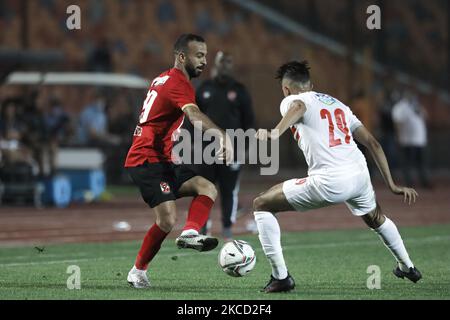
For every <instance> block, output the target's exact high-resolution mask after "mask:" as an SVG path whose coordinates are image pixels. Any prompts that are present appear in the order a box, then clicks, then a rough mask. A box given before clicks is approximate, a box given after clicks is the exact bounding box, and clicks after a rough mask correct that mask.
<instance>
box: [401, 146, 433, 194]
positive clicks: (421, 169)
mask: <svg viewBox="0 0 450 320" xmlns="http://www.w3.org/2000/svg"><path fill="white" fill-rule="evenodd" d="M401 149H402V158H403V166H402V171H403V177H404V179H405V184H406V185H407V186H408V187H412V186H414V180H413V178H412V174H411V172H412V170H413V169H415V170H417V173H418V176H419V180H420V184H421V185H422V187H425V188H428V187H430V181H429V178H428V174H427V168H426V153H425V147H409V146H408V147H406V146H403V147H401Z"/></svg>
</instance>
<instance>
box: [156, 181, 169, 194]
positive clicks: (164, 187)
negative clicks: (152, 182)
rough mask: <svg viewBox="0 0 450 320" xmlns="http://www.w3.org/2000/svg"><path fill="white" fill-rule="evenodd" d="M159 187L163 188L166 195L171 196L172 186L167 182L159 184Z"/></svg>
mask: <svg viewBox="0 0 450 320" xmlns="http://www.w3.org/2000/svg"><path fill="white" fill-rule="evenodd" d="M159 186H160V187H161V191H162V193H164V194H169V193H170V186H169V184H168V183H167V182H161V183H160V184H159Z"/></svg>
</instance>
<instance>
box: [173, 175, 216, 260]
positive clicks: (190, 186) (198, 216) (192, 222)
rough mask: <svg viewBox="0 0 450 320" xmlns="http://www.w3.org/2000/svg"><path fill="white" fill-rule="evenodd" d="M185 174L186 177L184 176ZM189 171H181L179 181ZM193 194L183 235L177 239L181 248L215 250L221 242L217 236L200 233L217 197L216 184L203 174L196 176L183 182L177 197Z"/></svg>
mask: <svg viewBox="0 0 450 320" xmlns="http://www.w3.org/2000/svg"><path fill="white" fill-rule="evenodd" d="M183 175H184V178H183ZM187 175H188V173H187V172H186V173H181V174H179V175H178V176H179V177H180V178H179V180H178V182H179V181H182V180H185V177H186V176H187ZM189 196H193V197H194V199H193V200H192V202H191V206H190V208H189V212H188V216H187V219H186V224H185V226H184V227H183V231H182V232H181V235H180V236H179V237H178V238H177V239H176V244H177V246H178V247H179V248H191V249H195V250H198V251H210V250H213V249H214V248H215V247H217V245H218V244H219V241H218V240H217V239H216V238H213V237H210V236H205V235H200V234H199V231H200V229H201V228H202V227H203V226H204V225H205V223H206V221H207V220H208V217H209V213H210V211H211V208H212V206H213V205H214V201H215V200H216V197H217V190H216V187H215V186H214V184H212V183H211V182H210V181H208V180H206V179H205V178H203V177H201V176H194V177H192V178H190V179H188V180H185V181H184V182H182V183H181V186H180V187H179V188H178V190H177V198H182V197H189Z"/></svg>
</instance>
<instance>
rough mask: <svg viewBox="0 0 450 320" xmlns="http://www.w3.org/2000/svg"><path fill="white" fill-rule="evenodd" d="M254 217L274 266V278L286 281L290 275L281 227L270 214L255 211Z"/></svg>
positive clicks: (267, 254) (265, 250) (262, 243)
mask: <svg viewBox="0 0 450 320" xmlns="http://www.w3.org/2000/svg"><path fill="white" fill-rule="evenodd" d="M254 215H255V221H256V225H257V226H258V232H259V241H260V242H261V245H262V248H263V250H264V253H265V255H266V257H267V259H269V262H270V265H271V266H272V276H273V277H274V278H275V279H279V280H281V279H285V278H286V277H287V276H288V273H287V268H286V263H285V262H284V257H283V252H282V249H281V231H280V225H279V224H278V221H277V219H276V218H275V217H274V215H273V214H272V213H270V212H267V211H255V212H254Z"/></svg>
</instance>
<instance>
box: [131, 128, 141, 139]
mask: <svg viewBox="0 0 450 320" xmlns="http://www.w3.org/2000/svg"><path fill="white" fill-rule="evenodd" d="M133 135H134V136H136V137H140V136H141V135H142V127H140V126H136V129H134V134H133Z"/></svg>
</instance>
